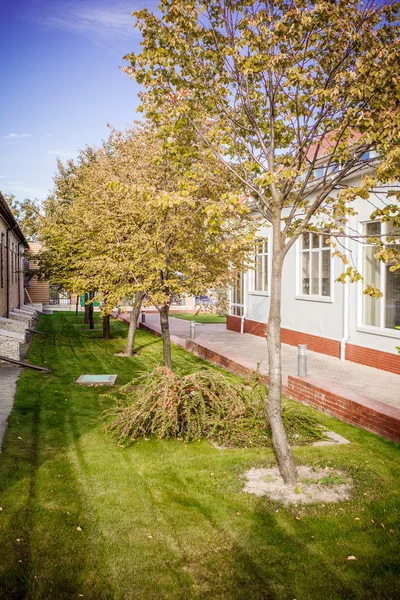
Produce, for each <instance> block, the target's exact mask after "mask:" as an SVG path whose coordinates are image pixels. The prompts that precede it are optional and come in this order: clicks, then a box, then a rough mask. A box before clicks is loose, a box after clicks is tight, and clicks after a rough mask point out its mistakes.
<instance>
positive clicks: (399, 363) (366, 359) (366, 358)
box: [346, 340, 400, 375]
mask: <svg viewBox="0 0 400 600" xmlns="http://www.w3.org/2000/svg"><path fill="white" fill-rule="evenodd" d="M395 344H396V340H393V346H394V345H395ZM346 360H351V361H352V362H356V363H360V364H361V365H366V366H367V367H375V369H381V370H382V371H390V372H391V373H396V374H397V375H400V355H399V354H391V353H390V352H382V351H381V350H373V349H372V348H363V347H362V346H355V345H354V344H346Z"/></svg>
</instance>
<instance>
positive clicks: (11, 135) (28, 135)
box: [4, 133, 32, 140]
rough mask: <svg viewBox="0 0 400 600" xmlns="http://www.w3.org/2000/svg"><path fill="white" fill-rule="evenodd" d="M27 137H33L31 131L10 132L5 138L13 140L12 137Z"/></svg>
mask: <svg viewBox="0 0 400 600" xmlns="http://www.w3.org/2000/svg"><path fill="white" fill-rule="evenodd" d="M27 137H32V134H31V133H8V134H7V135H5V136H4V139H5V140H11V139H15V138H27Z"/></svg>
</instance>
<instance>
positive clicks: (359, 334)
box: [227, 157, 400, 374]
mask: <svg viewBox="0 0 400 600" xmlns="http://www.w3.org/2000/svg"><path fill="white" fill-rule="evenodd" d="M366 158H367V157H366ZM322 175H323V168H321V167H319V169H318V170H317V171H316V177H318V176H322ZM351 183H353V182H351ZM392 202H393V200H392ZM373 204H374V205H375V206H376V207H379V204H382V201H381V200H379V198H377V197H374V198H373ZM354 208H355V210H356V212H357V215H355V216H351V217H350V218H349V221H348V228H349V231H351V232H353V233H354V232H359V233H360V234H361V235H371V236H373V235H375V236H376V235H379V234H385V233H388V232H389V224H388V223H380V222H377V221H373V222H372V221H371V218H370V215H371V213H372V211H373V207H372V206H371V204H370V203H369V202H367V201H365V200H363V199H360V200H357V201H356V202H355V204H354ZM258 234H259V235H258V238H259V242H258V244H257V245H256V252H255V254H256V256H255V265H256V267H255V269H254V270H250V271H248V272H247V273H244V274H243V275H241V277H240V284H239V285H238V286H237V287H236V288H234V289H233V290H232V291H231V310H230V315H229V316H228V323H227V327H228V329H232V330H235V331H242V332H244V333H254V334H256V335H265V330H266V323H267V320H268V312H269V290H270V285H271V284H270V273H271V248H272V229H271V228H270V227H269V226H268V225H266V226H265V227H261V228H260V230H259V232H258ZM346 247H347V248H348V256H349V259H350V264H352V263H354V266H356V267H357V269H358V270H359V272H360V273H361V274H362V275H363V277H364V278H365V281H366V282H367V283H368V284H372V283H375V285H376V287H377V288H378V289H379V290H380V291H381V292H382V293H383V297H382V298H379V299H376V298H371V297H370V296H367V295H365V294H363V293H362V292H363V284H362V283H361V282H359V283H346V284H343V283H338V282H336V281H335V280H336V279H337V278H338V277H339V276H340V275H341V273H343V270H344V265H343V262H342V260H341V259H340V258H338V257H332V255H331V249H330V247H329V246H327V245H326V238H325V236H324V235H318V234H315V233H306V234H303V235H302V237H301V239H299V240H298V241H297V242H296V244H295V245H294V246H293V247H292V248H291V249H290V250H289V252H288V254H287V256H286V258H285V263H284V269H283V284H282V331H281V336H282V343H286V344H291V345H297V344H307V346H308V349H309V350H313V351H316V352H321V353H324V354H329V355H331V356H336V357H339V358H342V360H351V361H354V362H359V363H362V364H366V365H369V366H373V367H377V368H380V369H384V370H388V371H392V372H394V373H399V374H400V356H399V354H398V352H397V350H396V346H400V330H399V329H397V328H398V327H400V270H397V271H390V265H385V264H383V263H382V262H380V261H378V260H376V259H375V258H374V254H375V248H374V246H371V245H368V244H365V243H360V239H353V240H352V239H346ZM342 251H343V250H342Z"/></svg>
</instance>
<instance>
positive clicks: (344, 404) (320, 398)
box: [114, 314, 400, 443]
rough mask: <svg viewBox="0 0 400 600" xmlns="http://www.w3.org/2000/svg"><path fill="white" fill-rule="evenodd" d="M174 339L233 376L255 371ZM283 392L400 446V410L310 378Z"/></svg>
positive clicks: (199, 344) (199, 345)
mask: <svg viewBox="0 0 400 600" xmlns="http://www.w3.org/2000/svg"><path fill="white" fill-rule="evenodd" d="M114 316H115V317H116V318H118V319H119V320H120V321H124V322H126V323H127V321H128V319H127V317H126V315H125V318H123V316H122V315H121V316H117V315H116V314H114ZM230 318H231V319H237V320H238V321H239V325H240V318H238V317H230ZM139 327H140V328H142V329H147V330H148V331H150V332H151V333H153V334H155V335H160V334H159V333H158V332H156V331H154V330H153V329H152V328H151V327H150V326H148V325H146V324H144V323H140V324H139ZM171 340H172V341H173V342H175V343H176V344H178V345H179V346H183V347H184V348H185V349H186V350H188V351H189V352H192V353H193V354H195V355H196V356H199V357H201V358H203V359H205V360H208V361H210V362H212V363H214V364H216V365H219V366H220V367H223V368H225V369H227V370H228V371H232V372H233V373H238V374H240V375H246V374H248V373H251V372H254V369H255V365H254V364H253V363H252V362H251V361H247V360H245V359H243V358H241V357H239V356H236V355H234V354H230V353H225V355H222V354H220V353H219V352H218V351H217V350H215V349H214V348H210V347H208V346H207V344H206V343H204V342H203V341H202V342H198V341H194V340H184V339H181V338H176V337H175V336H171ZM263 379H264V381H265V383H266V384H267V385H268V377H266V376H264V377H263ZM283 393H284V394H285V395H286V396H288V397H289V398H292V400H297V401H299V402H302V403H303V404H307V405H309V406H311V407H313V408H315V409H317V410H319V411H321V412H324V413H326V414H329V415H331V416H333V417H337V418H338V419H340V420H341V421H345V422H346V423H349V424H351V425H356V426H357V427H361V428H362V429H366V430H367V431H371V432H373V433H376V434H378V435H381V436H382V437H385V438H387V439H389V440H392V441H394V442H398V443H400V409H398V408H395V407H393V406H389V405H387V404H384V403H383V402H379V401H378V400H372V399H370V398H366V397H364V396H361V395H360V394H356V393H354V392H351V391H349V390H346V389H344V388H342V387H340V386H338V385H334V384H331V383H326V382H325V381H323V380H321V379H317V378H315V377H310V376H308V377H294V376H292V375H289V377H288V380H287V382H285V385H284V386H283Z"/></svg>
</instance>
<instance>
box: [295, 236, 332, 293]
mask: <svg viewBox="0 0 400 600" xmlns="http://www.w3.org/2000/svg"><path fill="white" fill-rule="evenodd" d="M328 238H329V235H328V233H324V234H318V233H303V235H302V237H301V250H300V273H301V275H300V277H301V281H300V293H301V294H302V295H304V296H323V297H329V296H330V295H331V249H330V247H329V246H328V245H327V241H328Z"/></svg>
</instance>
